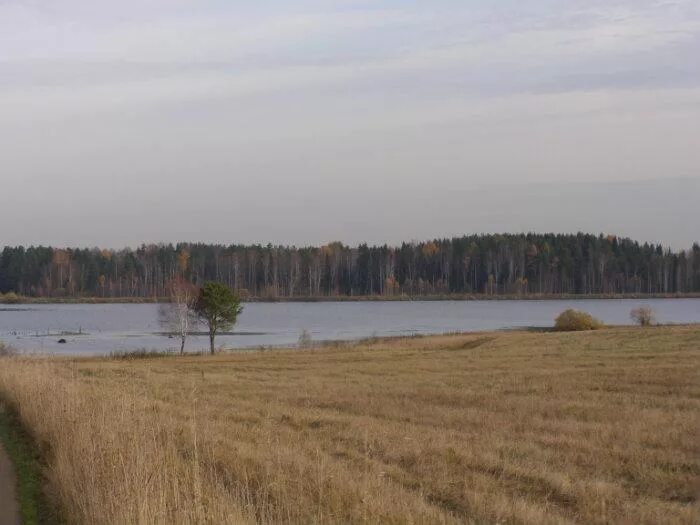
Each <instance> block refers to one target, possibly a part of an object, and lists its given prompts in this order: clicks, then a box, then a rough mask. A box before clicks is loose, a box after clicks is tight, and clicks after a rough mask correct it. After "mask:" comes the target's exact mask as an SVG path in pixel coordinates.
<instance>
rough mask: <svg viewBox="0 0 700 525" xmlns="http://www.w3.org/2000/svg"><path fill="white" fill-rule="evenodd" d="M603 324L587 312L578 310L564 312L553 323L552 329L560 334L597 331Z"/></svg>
mask: <svg viewBox="0 0 700 525" xmlns="http://www.w3.org/2000/svg"><path fill="white" fill-rule="evenodd" d="M602 326H603V323H601V322H600V321H599V320H598V319H596V318H595V317H593V316H592V315H591V314H589V313H587V312H581V311H579V310H572V309H571V308H569V309H568V310H564V311H563V312H562V313H560V314H559V315H558V316H557V318H556V320H555V321H554V328H555V329H556V330H558V331H561V332H581V331H585V330H597V329H598V328H601V327H602Z"/></svg>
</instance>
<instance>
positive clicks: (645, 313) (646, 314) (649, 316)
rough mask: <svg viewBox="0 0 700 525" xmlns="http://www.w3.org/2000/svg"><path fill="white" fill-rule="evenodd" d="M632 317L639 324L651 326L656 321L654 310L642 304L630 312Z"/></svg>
mask: <svg viewBox="0 0 700 525" xmlns="http://www.w3.org/2000/svg"><path fill="white" fill-rule="evenodd" d="M630 317H631V318H632V320H633V321H635V322H636V323H637V324H638V325H639V326H651V325H652V324H654V322H656V318H655V316H654V310H652V309H651V308H650V307H648V306H640V307H639V308H635V309H634V310H632V311H631V312H630Z"/></svg>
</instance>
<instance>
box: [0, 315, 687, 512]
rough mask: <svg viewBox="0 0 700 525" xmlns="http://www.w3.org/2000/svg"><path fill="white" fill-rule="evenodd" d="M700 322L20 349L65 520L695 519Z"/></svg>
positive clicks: (50, 486)
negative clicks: (250, 348)
mask: <svg viewBox="0 0 700 525" xmlns="http://www.w3.org/2000/svg"><path fill="white" fill-rule="evenodd" d="M699 373H700V327H698V326H692V327H652V328H650V329H647V330H639V329H637V328H609V329H606V330H600V331H592V332H580V333H563V332H562V333H559V332H545V333H531V332H507V333H502V332H499V333H482V334H474V335H453V336H437V337H415V338H396V339H390V340H381V339H379V340H370V341H365V342H361V343H356V344H336V345H334V346H333V347H325V348H314V349H313V350H309V351H306V350H277V351H269V352H246V353H239V354H223V355H217V356H212V357H204V358H203V357H190V356H184V357H179V356H172V357H170V358H168V359H149V358H144V359H138V360H110V359H65V358H63V359H40V358H19V357H10V358H7V359H3V360H2V366H0V396H1V397H2V398H3V399H4V400H5V401H6V402H7V403H9V405H10V406H13V407H16V409H17V412H18V415H19V417H20V419H21V422H22V424H23V425H24V426H25V427H26V428H27V429H29V430H30V431H31V435H32V437H33V439H34V440H35V441H36V443H37V444H38V449H39V450H42V451H44V455H45V461H46V467H45V476H46V480H47V487H46V490H47V493H48V494H50V495H51V496H52V497H53V498H54V499H55V501H56V502H57V503H59V504H60V505H61V507H62V508H63V509H64V510H65V512H66V518H67V520H68V521H69V522H71V523H143V524H158V523H278V522H291V523H339V522H343V523H347V522H366V523H376V522H384V523H406V522H414V523H426V522H437V523H464V522H467V523H493V522H507V523H526V524H543V523H544V524H547V523H550V524H555V523H556V524H565V523H601V524H602V523H611V522H629V523H680V524H684V523H686V524H690V523H694V522H695V518H696V516H697V515H696V513H695V511H696V510H697V508H696V507H695V505H696V504H697V493H696V491H695V488H694V487H695V486H696V485H694V483H696V482H697V481H698V478H699V476H700V459H699V458H700V455H699V454H698V452H700V451H699V450H698V442H697V428H698V423H699V422H700V401H699V400H700V385H699V384H698V382H697V377H698V374H699Z"/></svg>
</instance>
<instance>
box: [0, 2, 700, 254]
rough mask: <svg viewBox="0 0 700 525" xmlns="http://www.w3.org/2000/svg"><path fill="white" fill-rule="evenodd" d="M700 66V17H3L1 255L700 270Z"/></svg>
mask: <svg viewBox="0 0 700 525" xmlns="http://www.w3.org/2000/svg"><path fill="white" fill-rule="evenodd" d="M698 57H700V2H697V0H667V1H652V0H605V1H602V0H586V1H583V0H528V1H527V2H523V1H519V0H518V1H516V0H503V1H486V0H432V1H430V2H425V1H422V2H418V1H412V0H402V1H398V0H377V1H369V0H365V1H363V0H347V1H336V0H324V1H321V0H316V1H314V0H299V1H295V2H288V1H284V2H281V1H280V2H277V1H272V0H259V1H257V2H242V1H237V0H226V1H224V0H196V1H195V0H121V1H119V2H99V1H98V2H96V1H94V0H58V1H57V0H54V1H48V0H25V1H19V0H0V245H5V244H24V245H28V244H39V243H42V244H52V245H59V246H65V245H67V246H102V247H113V248H119V247H123V246H136V245H139V244H141V243H144V242H147V243H148V242H177V241H204V242H221V243H234V242H235V243H250V242H260V243H263V244H267V243H268V242H271V243H273V244H276V243H281V244H296V245H305V244H320V243H324V242H329V241H334V240H340V241H343V242H346V243H349V244H356V243H359V242H362V241H368V242H370V243H384V242H389V243H398V242H401V241H407V240H418V239H426V238H433V237H444V236H452V235H461V234H470V233H490V232H520V231H540V232H545V231H546V232H549V231H554V232H576V231H579V230H583V231H587V232H593V233H612V234H617V235H623V236H630V237H633V238H635V239H638V240H640V241H651V242H659V243H662V244H664V245H666V246H671V247H674V248H686V247H690V245H691V244H692V243H693V242H694V241H698V240H700V233H699V232H700V205H697V202H700V169H699V168H700V59H698ZM696 201H697V202H696Z"/></svg>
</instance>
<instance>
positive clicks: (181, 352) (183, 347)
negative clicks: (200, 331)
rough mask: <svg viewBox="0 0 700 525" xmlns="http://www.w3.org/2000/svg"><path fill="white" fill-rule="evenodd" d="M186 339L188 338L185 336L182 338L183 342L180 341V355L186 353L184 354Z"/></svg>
mask: <svg viewBox="0 0 700 525" xmlns="http://www.w3.org/2000/svg"><path fill="white" fill-rule="evenodd" d="M185 339H186V338H185V337H183V338H182V340H181V342H180V355H184V354H185Z"/></svg>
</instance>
